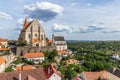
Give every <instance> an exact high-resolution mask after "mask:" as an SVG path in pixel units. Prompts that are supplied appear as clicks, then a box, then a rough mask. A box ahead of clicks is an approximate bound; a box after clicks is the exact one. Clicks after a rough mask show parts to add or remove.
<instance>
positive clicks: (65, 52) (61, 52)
mask: <svg viewBox="0 0 120 80" xmlns="http://www.w3.org/2000/svg"><path fill="white" fill-rule="evenodd" d="M57 52H58V54H67V51H66V50H57Z"/></svg>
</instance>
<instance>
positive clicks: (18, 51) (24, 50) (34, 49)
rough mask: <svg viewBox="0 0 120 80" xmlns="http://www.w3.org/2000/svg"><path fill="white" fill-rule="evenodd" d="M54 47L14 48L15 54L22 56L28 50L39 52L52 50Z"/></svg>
mask: <svg viewBox="0 0 120 80" xmlns="http://www.w3.org/2000/svg"><path fill="white" fill-rule="evenodd" d="M53 49H55V47H54V46H46V47H17V49H16V55H17V56H23V55H24V54H25V53H28V52H40V51H46V50H48V51H52V50H53Z"/></svg>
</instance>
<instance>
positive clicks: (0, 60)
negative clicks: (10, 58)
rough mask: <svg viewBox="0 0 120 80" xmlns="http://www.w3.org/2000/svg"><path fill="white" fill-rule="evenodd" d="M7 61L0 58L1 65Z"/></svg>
mask: <svg viewBox="0 0 120 80" xmlns="http://www.w3.org/2000/svg"><path fill="white" fill-rule="evenodd" d="M4 62H5V58H2V57H1V58H0V65H1V64H2V63H4Z"/></svg>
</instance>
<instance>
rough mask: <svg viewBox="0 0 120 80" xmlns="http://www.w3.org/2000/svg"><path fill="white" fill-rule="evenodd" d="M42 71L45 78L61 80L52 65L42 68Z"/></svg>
mask: <svg viewBox="0 0 120 80" xmlns="http://www.w3.org/2000/svg"><path fill="white" fill-rule="evenodd" d="M44 72H45V76H46V78H47V80H62V77H61V76H60V74H59V73H58V71H57V70H56V69H55V68H54V67H53V66H52V65H49V66H47V67H46V68H44Z"/></svg>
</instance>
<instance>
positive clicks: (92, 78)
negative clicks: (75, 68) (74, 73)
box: [83, 70, 107, 80]
mask: <svg viewBox="0 0 120 80" xmlns="http://www.w3.org/2000/svg"><path fill="white" fill-rule="evenodd" d="M83 73H84V75H85V77H86V80H97V79H98V78H99V77H101V78H102V80H104V79H106V78H107V71H105V70H104V71H100V72H83Z"/></svg>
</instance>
